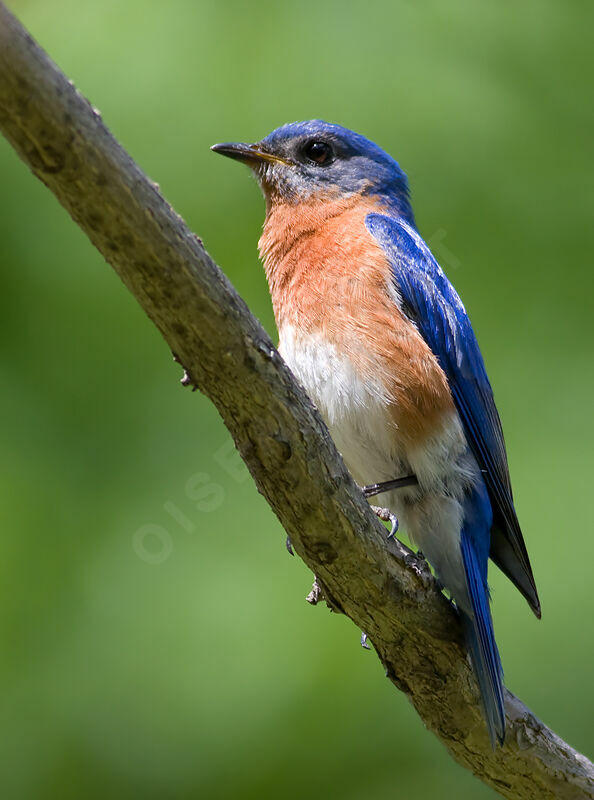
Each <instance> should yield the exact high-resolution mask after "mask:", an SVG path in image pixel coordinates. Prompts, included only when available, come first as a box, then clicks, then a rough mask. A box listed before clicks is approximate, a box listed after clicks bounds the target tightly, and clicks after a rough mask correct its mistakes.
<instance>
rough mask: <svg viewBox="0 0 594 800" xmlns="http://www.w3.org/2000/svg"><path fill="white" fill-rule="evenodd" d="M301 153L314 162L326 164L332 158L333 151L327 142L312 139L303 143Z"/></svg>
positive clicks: (321, 164)
mask: <svg viewBox="0 0 594 800" xmlns="http://www.w3.org/2000/svg"><path fill="white" fill-rule="evenodd" d="M303 155H304V156H305V157H306V158H307V159H308V160H309V161H313V162H314V164H319V165H320V166H328V164H330V163H331V162H332V160H333V157H334V152H333V150H332V148H331V147H330V145H329V144H328V143H327V142H319V141H317V140H315V139H314V140H312V141H311V142H307V143H306V144H305V146H304V148H303Z"/></svg>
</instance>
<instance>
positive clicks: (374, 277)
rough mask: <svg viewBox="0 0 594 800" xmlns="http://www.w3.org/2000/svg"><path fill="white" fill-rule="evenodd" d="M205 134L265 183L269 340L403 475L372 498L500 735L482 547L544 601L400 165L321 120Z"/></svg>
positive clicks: (353, 435)
mask: <svg viewBox="0 0 594 800" xmlns="http://www.w3.org/2000/svg"><path fill="white" fill-rule="evenodd" d="M211 149H212V150H214V151H215V152H216V153H219V154H221V155H224V156H228V157H230V158H232V159H235V160H237V161H240V162H243V163H244V164H246V165H247V166H248V167H250V169H251V170H252V172H253V174H254V176H255V177H256V179H257V181H258V182H259V184H260V187H261V189H262V192H263V195H264V198H265V202H266V214H265V221H264V226H263V230H262V235H261V237H260V240H259V243H258V244H259V251H260V256H261V259H262V261H263V265H264V269H265V273H266V277H267V279H268V284H269V288H270V294H271V298H272V305H273V310H274V315H275V320H276V325H277V329H278V333H279V352H280V353H281V355H282V356H283V358H284V360H285V361H286V363H287V364H288V366H289V367H290V369H291V370H292V372H293V373H294V375H295V377H296V378H297V379H298V381H299V382H300V383H301V384H302V385H303V387H304V388H305V390H306V392H307V393H308V395H309V396H310V398H311V399H312V401H313V402H314V404H315V405H316V406H317V408H318V410H319V411H320V413H321V415H322V417H323V418H324V420H325V422H326V424H327V426H328V428H329V430H330V433H331V436H332V438H333V440H334V442H335V444H336V446H337V448H338V450H339V451H340V453H341V454H342V456H343V459H344V461H345V464H346V466H347V467H348V469H349V471H350V472H351V474H352V475H353V477H354V479H355V480H356V481H357V483H358V484H359V485H360V486H362V487H365V486H370V485H371V484H379V486H378V487H376V488H377V489H378V490H379V491H381V490H382V488H383V487H384V485H387V487H392V486H396V487H397V488H391V489H390V490H389V491H385V492H383V493H382V494H381V497H382V503H383V505H385V506H386V508H387V509H388V510H389V512H390V516H391V517H392V518H393V519H394V521H395V520H396V519H397V520H398V523H399V524H400V525H401V527H403V529H404V530H405V531H406V533H407V534H408V537H409V539H410V540H411V542H412V543H413V544H414V546H416V547H418V548H419V549H420V550H421V551H422V553H423V555H424V557H425V558H426V559H427V560H428V561H429V563H430V564H431V565H432V567H433V569H434V571H435V574H436V576H437V579H438V580H439V582H440V583H441V584H442V586H443V587H444V588H445V589H446V590H447V591H448V593H449V595H450V596H451V598H452V600H453V602H454V604H455V606H456V609H457V611H458V612H459V615H460V617H461V619H462V624H463V628H464V631H465V636H466V641H467V647H468V651H469V654H470V660H471V664H472V666H473V669H474V673H475V675H476V679H477V683H478V688H479V695H480V698H481V702H482V708H483V716H484V719H485V722H486V729H487V732H488V736H489V740H490V743H491V746H492V747H493V748H494V749H495V748H496V747H497V746H498V745H502V744H503V743H504V740H505V724H506V723H505V703H504V690H503V670H502V666H501V659H500V656H499V651H498V648H497V644H496V641H495V635H494V631H493V622H492V617H491V610H490V593H489V586H488V581H487V573H488V561H489V558H490V559H491V560H492V561H493V562H494V563H495V564H496V565H497V566H498V567H499V568H500V569H501V570H502V571H503V573H504V574H505V575H506V576H507V577H508V578H509V579H510V580H511V581H512V583H513V584H514V585H515V586H516V587H517V588H518V590H519V591H520V592H521V594H522V595H523V596H524V597H525V598H526V600H527V601H528V604H529V606H530V607H531V609H532V611H533V612H534V614H535V615H536V616H537V618H540V616H541V607H540V601H539V598H538V593H537V589H536V584H535V581H534V577H533V573H532V568H531V565H530V561H529V558H528V553H527V550H526V546H525V543H524V539H523V536H522V531H521V529H520V525H519V522H518V518H517V515H516V511H515V508H514V500H513V494H512V487H511V481H510V475H509V468H508V462H507V454H506V448H505V443H504V438H503V432H502V427H501V422H500V419H499V415H498V412H497V408H496V406H495V401H494V397H493V390H492V388H491V384H490V382H489V378H488V376H487V372H486V368H485V364H484V360H483V357H482V354H481V351H480V349H479V345H478V342H477V339H476V336H475V333H474V330H473V328H472V325H471V322H470V318H469V316H468V313H467V312H466V309H465V307H464V305H463V303H462V301H461V299H460V297H459V296H458V294H457V292H456V290H455V289H454V287H453V286H452V284H451V283H450V281H449V280H448V278H447V277H446V275H445V273H444V272H443V270H442V269H441V267H440V266H439V264H438V263H437V261H436V259H435V258H434V256H433V255H432V253H431V251H430V249H429V247H428V246H427V244H426V242H425V241H424V240H423V238H422V237H421V235H420V233H419V231H418V228H417V225H416V222H415V217H414V214H413V210H412V206H411V200H410V192H409V186H408V180H407V177H406V174H405V173H404V171H403V170H402V169H401V167H400V165H399V164H398V162H397V161H396V160H394V159H393V158H392V157H391V156H390V155H388V154H387V153H386V152H385V151H384V150H382V149H381V148H380V147H379V146H378V145H377V144H374V143H373V142H372V141H370V140H369V139H367V138H365V137H364V136H362V135H361V134H358V133H355V132H354V131H351V130H349V129H347V128H344V127H342V126H340V125H336V124H333V123H328V122H324V121H322V120H310V121H305V122H293V123H288V124H285V125H282V126H281V127H279V128H277V129H276V130H274V131H273V132H272V133H270V134H269V135H268V136H266V137H265V138H263V139H262V140H260V141H258V142H256V143H254V144H246V143H243V142H226V143H222V144H216V145H213V146H212V148H211ZM398 476H404V478H401V479H400V480H398ZM394 527H395V526H394V525H393V529H394Z"/></svg>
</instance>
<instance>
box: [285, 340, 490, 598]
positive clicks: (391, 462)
mask: <svg viewBox="0 0 594 800" xmlns="http://www.w3.org/2000/svg"><path fill="white" fill-rule="evenodd" d="M279 350H280V352H281V354H282V356H283V358H284V359H285V361H286V362H287V364H288V365H289V367H290V368H291V370H292V371H293V373H294V374H295V376H296V377H297V379H298V380H299V381H300V383H301V384H302V385H303V387H304V388H305V390H306V391H307V393H308V395H309V396H310V398H311V399H312V400H313V402H314V403H315V404H316V406H317V407H318V410H319V411H320V413H321V414H322V417H323V418H324V420H325V422H326V424H327V425H328V428H329V430H330V433H331V435H332V438H333V439H334V442H335V444H336V446H337V448H338V450H339V451H340V453H341V454H342V456H343V458H344V461H345V463H346V465H347V467H348V469H349V471H350V472H351V474H352V475H353V477H354V478H355V480H356V481H357V483H358V484H359V485H361V486H364V485H366V484H371V483H380V482H382V481H387V480H390V479H392V478H398V477H402V476H404V475H410V474H415V475H416V476H417V479H418V481H419V486H418V487H410V488H407V489H399V490H396V491H393V492H389V493H385V494H383V495H379V496H378V499H377V502H378V503H380V504H381V505H387V506H388V507H389V508H390V509H391V510H392V511H393V513H394V514H396V516H397V517H398V519H399V521H400V523H401V526H402V528H403V529H404V530H405V532H406V533H407V534H408V536H409V537H410V538H411V540H412V541H413V542H415V544H417V546H418V547H420V548H421V549H422V550H423V552H424V553H425V555H426V556H427V557H428V558H429V560H430V561H431V562H432V563H433V565H434V566H435V568H436V570H437V572H438V574H439V575H440V577H441V578H442V580H443V582H444V584H445V585H449V588H450V589H452V590H454V591H455V587H454V586H452V585H451V584H452V582H453V581H454V579H453V574H454V573H455V574H460V572H459V565H460V564H459V537H460V530H461V526H462V506H461V502H460V501H461V500H462V497H463V495H464V491H465V489H466V488H467V487H468V485H469V484H471V483H473V482H474V481H476V480H477V479H478V478H479V476H480V473H479V471H478V467H477V465H476V463H475V461H474V458H473V457H472V455H471V454H470V452H469V449H468V446H467V443H466V439H465V436H464V432H463V429H462V425H461V423H460V419H459V417H458V414H457V412H453V413H452V415H451V418H450V419H449V420H448V421H447V423H446V424H444V425H443V426H442V428H441V429H440V430H439V431H438V432H437V433H436V434H435V436H433V437H430V438H429V439H426V440H425V441H424V442H423V443H422V445H420V446H418V447H411V446H410V444H405V443H404V441H403V438H402V436H401V435H400V431H398V429H397V427H396V425H395V423H394V422H393V420H392V416H391V415H390V413H389V405H390V398H389V397H388V394H387V391H386V388H385V386H384V385H383V383H382V380H381V375H379V374H378V375H376V376H374V377H372V378H366V379H365V380H363V379H362V378H361V377H360V376H359V374H358V372H357V370H356V368H355V366H354V364H353V362H352V361H351V359H350V358H349V357H348V356H344V355H342V354H340V355H339V354H338V353H337V352H336V348H335V347H334V346H333V345H332V344H330V343H329V342H328V341H326V340H324V339H323V338H322V337H321V336H320V335H319V334H309V335H303V334H301V333H298V332H297V331H296V330H295V329H294V328H293V327H290V326H286V327H285V328H284V329H283V330H282V331H281V341H280V345H279ZM378 372H379V369H378Z"/></svg>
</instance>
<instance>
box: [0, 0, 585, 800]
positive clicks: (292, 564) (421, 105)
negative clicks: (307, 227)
mask: <svg viewBox="0 0 594 800" xmlns="http://www.w3.org/2000/svg"><path fill="white" fill-rule="evenodd" d="M9 6H10V7H11V8H12V9H13V10H14V11H15V12H16V13H17V14H18V15H19V16H20V18H21V19H22V20H23V22H24V23H25V24H26V25H27V26H28V27H29V29H30V30H31V32H32V33H33V35H34V36H35V37H36V38H37V39H38V41H39V42H40V43H41V44H42V45H43V46H44V47H45V48H46V49H47V50H48V52H49V53H50V54H51V55H52V57H53V58H54V59H55V60H56V61H57V62H58V64H59V65H60V66H61V67H62V68H63V69H64V70H65V72H66V73H67V74H68V75H69V77H71V78H72V79H73V80H74V81H75V83H76V84H77V85H78V87H79V88H80V89H81V91H82V92H83V93H84V94H85V95H87V96H88V97H89V98H90V100H91V101H92V102H93V103H94V104H95V105H96V106H98V108H99V109H100V110H101V112H102V113H103V116H104V119H105V121H106V123H107V125H108V126H109V127H110V128H111V130H112V131H113V132H114V134H115V135H116V136H117V137H118V138H119V139H120V140H121V142H122V143H123V144H124V146H125V147H127V148H128V149H129V151H130V152H131V153H132V155H133V156H134V158H136V159H137V160H138V162H139V163H140V165H141V166H142V167H143V168H144V169H145V170H146V171H147V173H148V174H149V175H150V176H151V177H152V178H153V179H155V180H157V181H158V182H159V183H160V185H161V187H162V190H163V191H164V193H165V195H166V197H167V198H168V199H169V200H170V201H171V202H172V203H173V205H174V206H175V208H176V209H177V210H178V211H179V212H180V213H181V214H182V215H183V216H184V217H185V218H186V220H187V221H188V222H189V224H190V225H191V226H192V227H193V229H194V230H195V231H197V232H198V233H199V234H200V236H202V237H203V239H204V241H205V243H206V246H207V247H208V249H209V251H210V252H211V253H212V255H213V256H214V257H215V258H216V260H217V261H218V263H219V264H221V266H222V267H223V269H225V271H226V272H227V274H228V275H229V276H230V278H231V279H232V281H233V282H234V284H235V285H236V286H237V288H238V289H239V291H240V292H241V294H242V295H243V297H244V298H245V299H246V300H247V302H248V304H249V305H250V307H251V308H252V309H253V310H254V312H255V313H256V314H257V315H258V316H259V317H260V319H261V320H262V321H263V323H264V324H265V326H266V327H267V328H268V330H270V331H271V332H272V333H273V332H274V326H273V319H272V313H271V309H270V304H269V299H268V292H267V287H266V285H265V281H264V278H263V275H262V270H261V267H260V265H259V263H258V259H257V253H256V241H257V238H258V232H259V228H260V225H261V221H262V216H263V204H262V200H261V198H260V196H259V192H258V189H257V187H256V185H255V183H254V182H253V181H252V180H251V178H250V176H249V174H248V171H247V170H245V169H243V168H239V167H238V166H237V165H236V164H232V163H231V162H226V161H223V160H222V159H219V158H215V156H214V155H212V154H211V153H210V152H209V150H208V147H209V145H210V144H212V143H213V142H216V141H221V140H229V139H241V140H247V141H250V140H255V139H257V138H260V137H261V136H263V135H265V134H266V133H267V132H268V131H269V130H271V129H272V128H274V127H276V126H277V125H279V124H281V123H283V122H286V121H290V120H295V119H308V118H312V117H322V118H324V119H327V120H330V121H335V122H340V123H342V124H344V125H347V126H349V127H352V128H354V129H356V130H357V131H360V132H362V133H364V134H366V135H367V136H369V137H370V138H372V139H374V140H376V141H377V142H378V143H379V144H380V145H382V146H383V147H384V148H385V149H387V150H388V151H389V152H390V153H392V154H393V155H394V156H395V157H396V158H397V159H398V160H399V161H400V163H401V164H402V166H403V167H404V169H405V170H406V171H407V172H408V174H409V177H410V180H411V184H412V189H413V199H414V207H415V211H416V214H417V220H418V223H419V226H420V228H421V231H422V232H423V233H424V235H425V236H426V238H427V239H428V240H429V241H430V242H431V244H432V245H433V247H434V249H435V252H436V255H437V256H438V258H439V259H440V260H441V261H442V264H443V265H444V267H445V268H446V270H447V271H448V272H449V274H450V276H451V277H452V279H453V281H454V283H455V284H456V287H457V288H458V290H459V291H460V293H461V295H462V297H463V299H464V301H465V303H466V305H467V307H468V308H469V310H470V313H471V316H472V318H473V321H474V324H475V328H476V330H477V333H478V336H479V339H480V341H481V344H482V347H483V351H484V354H485V358H486V360H487V365H488V368H489V371H490V375H491V379H492V382H493V385H494V387H495V393H496V397H497V400H498V405H499V408H500V411H501V415H502V418H503V423H504V428H505V431H506V437H507V442H508V449H509V456H510V463H511V469H512V477H513V480H514V487H515V494H516V498H517V505H518V511H519V515H520V519H521V521H522V524H523V528H524V532H525V537H526V539H527V543H528V547H529V551H530V553H531V556H532V560H533V565H534V571H535V574H536V577H537V582H538V584H539V588H540V593H541V597H542V604H543V620H542V622H541V623H537V622H536V620H535V619H534V618H533V617H532V615H531V614H530V612H529V610H528V607H527V606H526V604H525V603H524V601H523V600H522V599H521V597H520V596H519V594H518V593H517V592H515V590H514V589H513V588H512V586H511V585H510V584H508V583H507V582H506V581H505V580H504V579H503V578H502V577H501V576H500V575H498V574H495V570H493V571H492V584H493V596H494V614H495V626H496V632H497V637H498V641H499V645H500V649H501V654H502V658H503V663H504V666H505V669H506V682H507V684H508V686H509V687H510V688H511V689H512V690H513V691H514V692H516V693H517V694H519V695H520V696H521V697H522V698H523V700H524V701H525V702H526V703H527V704H528V705H529V706H530V707H531V708H533V710H534V711H535V712H536V713H537V714H538V715H539V716H541V717H542V718H543V719H544V720H545V721H546V722H547V723H548V724H550V725H551V726H552V727H553V728H554V729H555V730H556V731H557V732H558V733H559V734H560V735H561V736H563V737H565V738H567V739H568V741H569V742H570V743H572V744H573V745H574V746H576V747H578V748H579V749H581V750H584V751H585V752H587V753H589V755H590V756H592V755H593V747H592V733H593V722H592V719H593V715H592V710H593V709H592V690H591V685H590V681H591V665H592V663H593V661H594V641H593V636H592V622H591V620H592V614H593V613H594V589H593V583H592V564H593V562H594V537H593V536H592V521H591V519H590V516H589V512H588V508H589V502H590V499H591V496H592V488H591V478H592V472H593V470H592V467H593V443H594V442H593V439H594V436H593V432H594V425H593V422H592V397H593V395H594V373H593V366H592V365H593V359H592V345H593V333H594V322H593V318H594V317H593V313H592V307H593V290H594V271H593V269H592V265H591V261H592V189H593V177H594V169H593V164H592V136H593V125H592V122H593V119H592V115H593V106H592V100H591V82H592V73H593V63H594V62H593V59H594V53H593V51H592V47H591V42H590V35H591V30H592V23H593V21H594V20H593V19H592V7H591V6H589V7H588V6H586V5H585V4H583V5H582V4H578V3H571V2H570V3H568V2H563V1H562V0H557V1H556V2H552V1H551V0H544V1H543V2H536V1H535V0H530V1H529V2H525V3H522V4H516V3H512V2H496V1H495V0H489V2H481V3H471V2H461V0H450V2H448V3H443V2H441V3H440V2H435V1H433V2H432V1H429V2H425V3H412V2H406V1H405V0H399V2H390V0H385V2H380V1H379V0H369V1H368V2H367V3H365V4H363V5H361V4H360V3H350V2H345V0H342V2H322V3H320V2H311V0H303V2H301V3H298V4H287V3H278V2H271V1H270V0H260V1H259V2H252V3H242V2H240V1H239V0H218V2H215V0H208V1H207V0H169V2H164V0H161V2H157V0H117V1H116V0H76V2H74V0H51V2H48V0H12V1H11V2H9ZM0 209H1V213H0V262H1V266H2V269H1V271H0V282H1V283H0V327H1V332H2V333H1V337H0V347H1V352H2V357H1V362H0V367H1V369H0V381H1V383H2V388H1V394H0V397H1V403H2V406H1V420H2V422H1V428H0V431H1V434H0V435H1V438H2V459H1V461H0V469H1V471H2V480H1V481H0V494H1V497H0V501H1V502H0V507H1V512H0V513H1V515H2V545H1V547H2V556H1V558H0V565H1V566H0V569H1V571H2V575H1V580H0V620H1V642H2V644H1V646H0V653H1V654H0V692H1V697H0V708H1V709H2V713H1V715H0V719H1V720H2V723H1V726H0V753H1V756H0V758H1V761H2V763H0V776H1V777H0V792H1V793H2V796H3V797H7V798H40V799H43V800H45V799H46V798H48V799H49V798H70V797H73V798H74V797H76V798H81V797H84V798H91V799H92V800H94V798H105V797H110V798H131V797H140V798H198V797H200V798H225V799H226V798H269V797H271V798H272V797H286V798H303V797H314V798H316V797H340V798H343V800H355V799H356V798H363V797H365V798H367V797H371V798H374V800H381V798H388V797H389V798H406V800H415V798H428V797H441V796H444V794H448V793H449V794H451V795H452V796H455V797H457V798H488V797H494V796H495V795H494V793H493V792H491V791H490V790H489V789H487V788H485V787H484V786H483V785H482V784H480V783H479V782H478V781H477V780H476V779H474V778H473V777H472V776H471V775H470V774H469V773H467V772H465V771H464V770H463V769H461V768H460V767H458V766H457V765H455V764H454V763H453V762H451V761H450V759H449V757H448V756H447V754H446V752H445V750H444V748H443V747H442V746H441V745H440V744H439V743H438V741H437V740H436V739H434V737H433V736H432V735H431V734H429V733H427V732H426V731H425V730H424V728H423V725H422V724H421V722H420V721H419V719H418V718H417V717H416V715H415V713H414V711H413V710H412V708H411V707H410V706H409V704H408V703H407V701H406V698H405V697H404V696H403V695H400V694H398V693H397V692H396V691H395V690H394V689H393V687H392V686H391V685H390V684H389V683H388V681H386V680H385V679H384V677H383V672H382V669H381V667H380V664H379V662H378V661H377V659H376V658H375V656H374V654H373V653H367V652H364V651H363V650H362V649H361V648H360V647H359V644H358V638H359V634H358V632H357V630H356V629H355V628H354V627H353V625H352V624H351V623H350V622H349V621H348V620H346V619H341V618H338V617H333V616H331V615H330V614H329V613H328V612H327V611H326V610H324V609H322V608H317V609H312V608H310V607H308V606H307V605H306V603H305V602H304V596H305V594H306V593H307V590H308V588H309V582H310V578H311V576H310V575H309V574H308V572H307V570H306V569H305V567H304V565H303V564H302V563H300V562H299V561H298V560H297V559H291V558H289V557H288V555H287V554H286V552H285V550H284V543H283V540H284V536H283V531H282V530H281V529H280V526H279V524H278V522H277V521H276V519H275V518H274V516H273V514H272V512H271V511H270V510H269V508H268V507H267V505H266V503H265V502H264V501H263V499H262V498H261V497H259V495H258V494H257V492H256V490H255V488H254V486H253V484H252V482H251V480H250V479H249V477H248V476H247V473H246V472H245V470H244V469H243V467H241V466H240V465H238V464H237V462H236V461H235V460H234V458H233V454H232V452H231V450H230V448H229V441H230V440H229V437H228V434H227V432H226V431H225V429H224V427H223V426H222V424H221V422H220V420H219V419H218V416H217V414H216V412H215V411H214V409H213V408H212V407H211V406H210V404H209V402H208V401H207V400H206V399H205V398H204V397H201V396H199V395H198V394H191V393H189V392H188V391H184V390H182V389H181V388H180V386H179V377H180V374H181V373H180V370H179V368H178V367H177V366H175V365H174V364H173V362H172V361H171V356H170V353H169V352H168V350H167V347H166V346H165V345H164V343H163V341H162V340H161V339H160V337H159V335H158V334H157V332H156V331H155V330H154V329H153V327H152V326H151V325H150V324H149V322H148V321H147V319H145V317H144V316H143V314H142V312H141V311H140V310H139V308H138V307H137V305H136V303H135V301H134V300H133V299H132V298H131V297H130V296H129V295H128V293H127V292H126V291H125V289H124V287H123V286H122V285H121V284H120V282H119V280H118V279H117V277H116V276H115V275H114V273H113V272H112V271H111V269H109V268H108V267H107V266H106V265H105V264H104V262H103V261H102V259H101V258H100V256H99V255H98V254H97V253H96V252H95V251H94V250H93V248H92V247H91V246H90V244H89V243H88V241H87V240H86V239H85V237H84V236H83V235H82V234H81V233H80V231H79V230H78V229H77V228H76V226H75V225H74V224H73V223H72V221H71V220H70V219H69V218H68V216H67V215H66V213H65V212H64V211H63V210H62V209H61V208H60V207H59V206H58V204H57V202H56V201H55V200H54V198H53V197H52V196H51V195H50V194H49V192H48V191H47V190H46V189H45V188H44V187H43V186H42V185H41V184H40V183H39V182H37V181H36V180H35V179H34V178H33V177H32V176H31V175H30V174H29V173H28V172H27V170H26V168H25V167H24V166H23V165H22V164H21V163H20V162H19V161H18V160H17V158H16V156H15V155H14V153H13V152H12V151H11V150H10V148H9V147H8V145H7V144H6V142H4V141H3V140H2V141H0Z"/></svg>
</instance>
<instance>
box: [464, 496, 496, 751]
mask: <svg viewBox="0 0 594 800" xmlns="http://www.w3.org/2000/svg"><path fill="white" fill-rule="evenodd" d="M482 494H483V493H482V492H481V491H480V489H479V490H477V491H476V492H473V493H472V494H471V495H470V496H469V498H468V500H467V509H468V511H470V514H468V515H466V514H465V524H464V528H463V530H462V537H461V542H460V546H461V550H462V560H463V562H464V571H465V573H466V585H467V590H468V598H469V600H470V607H469V608H460V612H461V615H462V618H463V620H464V627H465V630H466V638H467V641H468V647H469V650H470V656H471V659H472V664H473V667H474V671H475V674H476V677H477V680H478V684H479V688H480V691H481V698H482V701H483V708H484V712H485V719H486V722H487V728H488V730H489V738H490V739H491V746H492V747H493V749H495V746H496V744H497V742H499V744H503V741H504V739H505V711H504V700H503V670H502V668H501V661H500V659H499V651H498V650H497V645H496V644H495V635H494V633H493V621H492V619H491V610H490V608H489V589H488V586H487V561H488V557H489V556H488V553H489V528H490V524H489V525H488V526H487V528H486V530H485V517H484V514H481V513H478V514H477V511H479V509H481V510H482V511H484V510H485V506H484V502H485V500H486V502H487V503H488V502H489V501H488V499H487V498H486V496H485V497H483V496H481V495H482ZM485 494H486V493H485ZM489 505H490V504H489ZM469 506H470V507H469ZM467 509H465V510H467ZM489 511H490V507H489ZM489 516H490V515H489ZM480 522H482V525H481V524H480ZM477 523H479V524H478V525H477Z"/></svg>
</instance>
